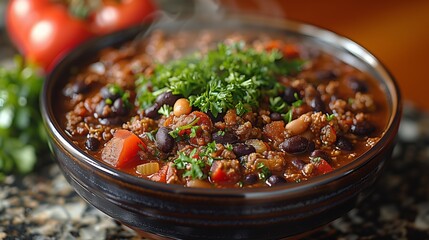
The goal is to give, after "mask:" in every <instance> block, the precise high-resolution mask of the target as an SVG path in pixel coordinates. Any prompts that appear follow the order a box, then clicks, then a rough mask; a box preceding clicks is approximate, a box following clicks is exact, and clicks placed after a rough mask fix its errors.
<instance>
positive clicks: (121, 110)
mask: <svg viewBox="0 0 429 240" xmlns="http://www.w3.org/2000/svg"><path fill="white" fill-rule="evenodd" d="M128 110H129V109H128V108H127V107H126V106H125V104H124V101H123V100H122V99H121V98H118V99H116V100H115V101H114V102H113V107H112V111H113V112H115V113H117V114H119V115H121V116H124V115H127V114H128Z"/></svg>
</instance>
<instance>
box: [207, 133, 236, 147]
mask: <svg viewBox="0 0 429 240" xmlns="http://www.w3.org/2000/svg"><path fill="white" fill-rule="evenodd" d="M212 138H213V140H214V141H216V142H217V143H222V144H227V143H230V144H232V143H236V142H238V140H239V139H238V137H237V135H235V134H234V133H230V132H220V131H219V132H215V133H213V134H212Z"/></svg>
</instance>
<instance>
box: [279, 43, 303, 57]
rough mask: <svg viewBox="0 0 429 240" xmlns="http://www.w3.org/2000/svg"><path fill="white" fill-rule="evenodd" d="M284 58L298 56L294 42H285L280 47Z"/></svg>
mask: <svg viewBox="0 0 429 240" xmlns="http://www.w3.org/2000/svg"><path fill="white" fill-rule="evenodd" d="M281 50H282V52H283V55H284V56H285V58H297V57H299V49H298V46H297V45H295V44H285V45H284V46H283V48H282V49H281Z"/></svg>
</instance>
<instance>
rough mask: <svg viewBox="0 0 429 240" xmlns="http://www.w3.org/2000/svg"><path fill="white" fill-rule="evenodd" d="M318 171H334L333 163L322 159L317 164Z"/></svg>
mask: <svg viewBox="0 0 429 240" xmlns="http://www.w3.org/2000/svg"><path fill="white" fill-rule="evenodd" d="M315 166H316V171H317V173H319V174H326V173H328V172H332V170H334V169H333V168H332V167H331V165H329V163H328V162H327V161H326V160H325V159H320V160H319V161H318V162H317V163H316V164H315Z"/></svg>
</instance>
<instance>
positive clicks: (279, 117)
mask: <svg viewBox="0 0 429 240" xmlns="http://www.w3.org/2000/svg"><path fill="white" fill-rule="evenodd" d="M270 118H271V121H280V120H283V117H282V115H281V114H280V113H276V112H273V113H270Z"/></svg>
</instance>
